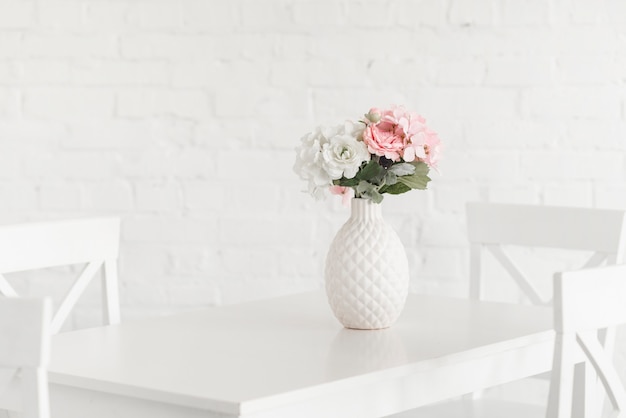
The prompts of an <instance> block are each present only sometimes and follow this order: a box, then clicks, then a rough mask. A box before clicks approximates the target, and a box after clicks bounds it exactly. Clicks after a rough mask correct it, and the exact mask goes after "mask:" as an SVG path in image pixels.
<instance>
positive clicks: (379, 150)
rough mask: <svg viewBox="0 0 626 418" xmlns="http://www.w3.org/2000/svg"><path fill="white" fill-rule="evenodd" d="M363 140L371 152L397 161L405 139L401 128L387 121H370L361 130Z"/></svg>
mask: <svg viewBox="0 0 626 418" xmlns="http://www.w3.org/2000/svg"><path fill="white" fill-rule="evenodd" d="M363 141H364V142H365V144H366V145H367V149H368V150H369V152H371V153H372V154H376V155H379V156H384V157H385V158H388V159H390V160H392V161H398V160H399V159H400V156H401V155H402V152H403V150H404V147H405V145H406V139H405V135H404V132H403V131H402V128H400V127H399V126H398V125H394V124H392V123H389V122H383V121H380V122H378V123H371V124H369V125H368V126H367V127H366V128H365V131H364V132H363Z"/></svg>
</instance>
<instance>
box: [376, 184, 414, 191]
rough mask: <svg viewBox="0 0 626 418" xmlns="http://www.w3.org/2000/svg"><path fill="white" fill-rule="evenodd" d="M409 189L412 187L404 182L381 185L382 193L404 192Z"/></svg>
mask: <svg viewBox="0 0 626 418" xmlns="http://www.w3.org/2000/svg"><path fill="white" fill-rule="evenodd" d="M409 190H411V188H410V187H409V186H407V185H406V184H404V183H396V184H393V185H391V186H383V187H381V189H380V190H379V192H380V193H389V194H402V193H406V192H408V191H409Z"/></svg>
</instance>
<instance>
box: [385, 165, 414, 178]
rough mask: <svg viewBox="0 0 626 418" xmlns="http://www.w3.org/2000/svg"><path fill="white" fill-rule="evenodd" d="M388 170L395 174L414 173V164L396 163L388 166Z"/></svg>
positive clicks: (406, 174) (405, 174)
mask: <svg viewBox="0 0 626 418" xmlns="http://www.w3.org/2000/svg"><path fill="white" fill-rule="evenodd" d="M389 172H390V173H394V174H395V175H397V176H408V175H411V174H413V173H415V166H414V165H413V164H409V163H397V164H394V165H392V166H391V167H389Z"/></svg>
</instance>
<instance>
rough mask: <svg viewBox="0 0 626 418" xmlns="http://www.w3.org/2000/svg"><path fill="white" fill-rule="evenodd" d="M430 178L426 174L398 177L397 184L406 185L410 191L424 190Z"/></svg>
mask: <svg viewBox="0 0 626 418" xmlns="http://www.w3.org/2000/svg"><path fill="white" fill-rule="evenodd" d="M429 181H430V177H428V176H427V175H426V174H418V173H415V174H413V175H411V176H402V177H398V182H399V183H402V184H405V185H407V186H408V187H410V188H411V189H418V190H425V189H426V186H427V185H428V182H429Z"/></svg>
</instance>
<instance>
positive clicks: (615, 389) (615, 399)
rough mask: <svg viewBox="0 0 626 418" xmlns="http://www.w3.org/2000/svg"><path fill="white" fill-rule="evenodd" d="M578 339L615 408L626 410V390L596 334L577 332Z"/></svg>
mask: <svg viewBox="0 0 626 418" xmlns="http://www.w3.org/2000/svg"><path fill="white" fill-rule="evenodd" d="M576 341H577V342H578V345H579V346H580V347H581V348H582V350H583V352H584V353H585V356H586V357H587V359H588V360H589V363H591V365H592V366H593V368H594V369H595V371H596V373H597V375H598V377H599V378H600V381H601V382H602V385H603V386H604V389H605V391H606V394H607V396H608V397H609V400H610V401H611V404H612V405H613V408H615V409H616V410H618V411H626V391H624V389H623V387H622V383H621V380H620V378H619V375H618V374H617V371H616V370H615V367H613V365H612V364H611V361H610V360H609V359H608V358H607V356H606V353H605V351H604V348H603V347H602V346H601V345H600V342H599V341H598V340H597V338H596V335H595V334H592V335H584V334H581V333H577V334H576Z"/></svg>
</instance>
